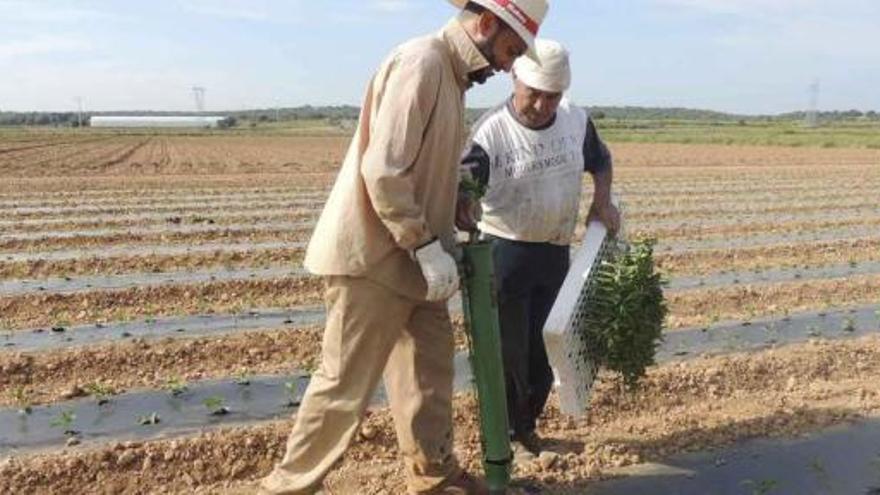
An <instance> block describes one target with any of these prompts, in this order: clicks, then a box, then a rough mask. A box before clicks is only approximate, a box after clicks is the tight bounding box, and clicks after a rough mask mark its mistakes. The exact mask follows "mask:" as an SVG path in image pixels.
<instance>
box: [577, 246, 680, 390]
mask: <svg viewBox="0 0 880 495" xmlns="http://www.w3.org/2000/svg"><path fill="white" fill-rule="evenodd" d="M654 244H655V241H654V240H653V239H646V240H641V241H636V242H634V243H632V244H631V245H629V246H623V248H622V249H621V250H620V251H619V252H618V253H617V254H615V255H614V256H613V257H612V259H611V260H606V261H604V262H603V263H602V264H601V265H600V266H599V267H598V270H597V273H596V278H595V285H594V293H593V297H592V298H591V299H590V303H589V304H588V305H587V306H586V308H585V310H586V314H585V318H584V328H583V331H584V332H589V333H590V334H589V335H585V337H587V338H588V340H589V341H590V342H591V343H592V344H591V347H594V348H593V353H594V355H595V356H597V357H598V359H599V360H600V362H599V363H597V364H599V365H600V366H603V367H605V368H607V369H610V370H612V371H615V372H617V373H619V374H620V375H621V377H622V379H623V383H624V385H626V387H627V388H628V389H630V390H632V389H634V388H636V386H637V385H638V381H639V380H640V379H641V378H642V377H644V376H645V370H646V368H647V367H648V366H651V365H653V364H654V362H655V361H654V358H655V355H656V352H657V347H658V346H659V344H660V342H661V340H662V332H663V323H664V320H665V319H666V314H667V312H668V309H667V307H666V301H665V299H664V297H663V286H664V285H665V281H664V279H663V277H662V276H661V275H660V274H659V273H657V272H655V270H654Z"/></svg>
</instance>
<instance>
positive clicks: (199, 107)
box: [192, 86, 205, 113]
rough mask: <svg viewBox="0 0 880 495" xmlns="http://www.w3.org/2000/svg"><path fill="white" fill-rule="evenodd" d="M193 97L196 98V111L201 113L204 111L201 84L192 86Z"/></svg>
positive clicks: (203, 92)
mask: <svg viewBox="0 0 880 495" xmlns="http://www.w3.org/2000/svg"><path fill="white" fill-rule="evenodd" d="M192 92H193V98H195V100H196V111H197V112H199V113H202V112H204V111H205V88H204V87H203V86H193V87H192Z"/></svg>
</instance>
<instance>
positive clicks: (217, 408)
mask: <svg viewBox="0 0 880 495" xmlns="http://www.w3.org/2000/svg"><path fill="white" fill-rule="evenodd" d="M224 402H226V399H224V398H223V397H220V396H219V395H214V396H211V397H207V398H206V399H205V400H203V401H202V404H204V405H205V408H207V409H208V414H209V415H211V416H224V415H226V414H229V408H228V407H226V406H225V405H224Z"/></svg>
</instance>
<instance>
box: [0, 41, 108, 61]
mask: <svg viewBox="0 0 880 495" xmlns="http://www.w3.org/2000/svg"><path fill="white" fill-rule="evenodd" d="M93 48H94V47H93V45H92V43H91V42H89V41H87V40H84V39H81V38H69V37H63V36H39V37H36V38H31V39H23V40H11V41H2V42H0V60H3V59H9V58H14V57H25V56H30V55H46V54H52V53H70V52H83V51H90V50H92V49H93Z"/></svg>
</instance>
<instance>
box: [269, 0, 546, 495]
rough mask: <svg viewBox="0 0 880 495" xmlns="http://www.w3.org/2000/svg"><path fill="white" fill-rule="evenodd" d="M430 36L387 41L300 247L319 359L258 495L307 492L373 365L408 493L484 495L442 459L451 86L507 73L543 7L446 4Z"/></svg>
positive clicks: (459, 115)
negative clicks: (314, 303) (315, 306)
mask: <svg viewBox="0 0 880 495" xmlns="http://www.w3.org/2000/svg"><path fill="white" fill-rule="evenodd" d="M452 3H453V4H455V5H456V6H457V7H459V8H460V9H461V12H460V14H459V15H458V16H457V17H456V18H454V19H452V20H451V21H450V22H449V23H448V24H447V25H446V26H445V27H444V28H443V29H442V30H441V31H440V33H438V34H436V35H432V36H426V37H422V38H417V39H415V40H411V41H409V42H407V43H404V44H403V45H401V46H399V47H397V48H396V49H395V50H394V51H393V52H392V53H391V55H390V56H389V57H388V58H387V59H386V60H385V62H384V63H383V64H382V65H381V67H380V68H379V70H378V72H377V73H376V75H375V76H374V77H373V79H372V81H371V82H370V84H369V86H368V88H367V92H366V96H365V98H364V100H363V104H362V108H361V115H360V120H359V123H358V127H357V130H356V132H355V135H354V138H353V140H352V143H351V146H350V147H349V150H348V153H347V155H346V157H345V161H344V162H343V165H342V169H341V170H340V172H339V176H338V177H337V180H336V183H335V185H334V186H333V190H332V191H331V192H330V197H329V198H328V200H327V204H326V205H325V207H324V211H323V213H322V214H321V217H320V219H319V220H318V224H317V226H316V227H315V231H314V233H313V235H312V239H311V242H310V243H309V247H308V251H307V253H306V259H305V266H306V268H307V269H308V270H309V271H311V272H312V273H315V274H318V275H321V276H324V277H325V279H326V284H327V289H326V295H325V303H326V305H327V324H326V328H325V331H324V341H323V346H322V356H321V364H320V366H319V368H318V370H317V371H316V372H315V374H314V375H313V376H312V380H311V383H310V384H309V388H308V390H307V391H306V394H305V396H304V398H303V401H302V404H301V406H300V409H299V412H298V413H297V415H296V421H295V424H294V427H293V431H292V432H291V434H290V437H289V439H288V443H287V452H286V454H285V456H284V458H283V459H282V461H281V462H280V463H279V464H278V465H277V466H276V467H275V469H274V471H273V472H272V473H271V474H270V475H269V476H268V477H266V478H265V479H264V480H263V481H262V485H261V486H262V490H263V492H264V493H269V494H276V495H278V494H301V493H315V492H316V491H318V490H319V489H320V487H321V484H322V480H323V478H324V477H325V476H326V474H327V472H328V471H329V470H330V468H331V467H332V466H333V464H334V463H335V462H336V461H338V460H339V459H340V457H341V456H342V454H343V452H344V451H345V449H346V448H347V447H348V445H349V443H350V442H351V439H352V437H353V436H354V435H355V433H356V432H357V430H358V427H359V425H360V422H361V419H362V417H363V413H364V411H365V409H366V406H367V404H368V402H369V399H370V397H371V396H372V394H373V392H374V390H375V388H376V386H377V384H378V382H379V379H380V377H382V375H383V371H384V381H385V387H386V390H387V393H388V399H389V403H390V408H391V414H392V416H393V417H394V422H395V427H396V433H397V440H398V444H399V446H400V453H401V455H402V457H403V459H404V463H405V467H406V473H407V486H408V489H409V491H410V493H431V494H471V493H486V491H487V490H486V488H485V484H483V483H482V482H479V481H477V480H476V479H474V478H473V477H471V476H470V475H469V474H467V473H466V472H464V471H462V470H461V468H460V467H459V465H458V461H457V460H456V459H455V456H454V455H453V452H452V379H453V373H454V370H453V353H454V345H453V334H452V324H451V322H450V319H449V313H448V310H447V307H446V302H447V299H448V298H449V297H451V296H452V295H453V294H454V292H455V291H456V290H457V288H458V272H457V269H456V264H455V261H454V260H453V258H452V257H451V256H450V255H449V254H448V253H449V252H450V251H451V249H452V248H453V242H454V236H453V228H454V227H453V220H454V215H455V201H456V191H457V188H458V158H459V154H460V151H461V149H462V148H463V146H464V140H465V136H466V129H465V124H464V110H465V107H464V98H463V97H464V92H465V91H466V90H467V89H468V88H469V87H470V86H471V85H472V84H473V83H475V82H477V83H482V82H483V81H485V80H486V79H487V78H488V77H489V76H491V75H492V74H493V73H494V72H495V71H505V72H507V71H509V70H510V68H511V66H512V65H513V61H514V60H515V59H516V58H517V57H518V56H520V55H522V54H523V53H527V54H528V55H530V56H534V49H533V48H534V38H535V35H536V34H537V31H538V26H539V24H540V23H541V21H542V20H543V18H544V16H545V14H546V12H547V8H548V5H547V1H546V0H474V1H471V2H468V1H466V0H453V1H452Z"/></svg>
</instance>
